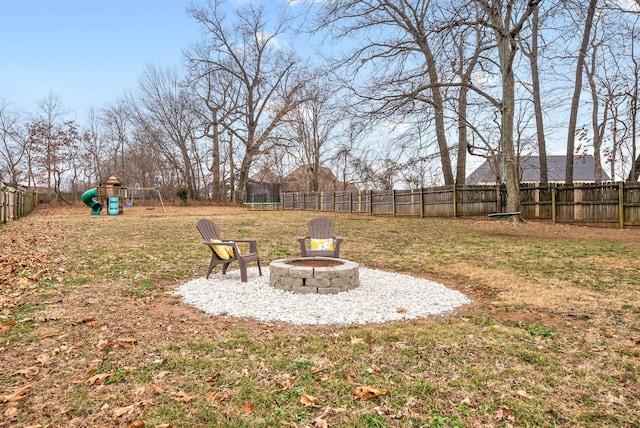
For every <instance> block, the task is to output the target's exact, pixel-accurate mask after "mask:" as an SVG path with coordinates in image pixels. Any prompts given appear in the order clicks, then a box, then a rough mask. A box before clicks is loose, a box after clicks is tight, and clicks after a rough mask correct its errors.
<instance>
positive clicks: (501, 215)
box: [487, 211, 520, 220]
mask: <svg viewBox="0 0 640 428" xmlns="http://www.w3.org/2000/svg"><path fill="white" fill-rule="evenodd" d="M516 215H520V211H516V212H513V213H492V214H488V215H487V217H489V218H495V219H498V220H506V219H508V218H511V217H513V216H516Z"/></svg>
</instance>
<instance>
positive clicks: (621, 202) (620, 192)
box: [618, 181, 624, 229]
mask: <svg viewBox="0 0 640 428" xmlns="http://www.w3.org/2000/svg"><path fill="white" fill-rule="evenodd" d="M618 207H619V209H618V212H619V216H620V229H624V182H623V181H619V182H618Z"/></svg>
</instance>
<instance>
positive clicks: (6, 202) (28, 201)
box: [0, 183, 38, 223]
mask: <svg viewBox="0 0 640 428" xmlns="http://www.w3.org/2000/svg"><path fill="white" fill-rule="evenodd" d="M37 201H38V197H37V193H36V192H35V191H31V190H23V189H15V188H13V187H9V186H5V185H4V184H2V183H0V223H8V222H9V221H11V220H17V219H19V218H20V217H24V216H27V215H29V214H31V213H32V212H33V210H34V209H35V207H36V204H37Z"/></svg>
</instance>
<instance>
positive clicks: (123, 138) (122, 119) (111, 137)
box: [101, 99, 133, 183]
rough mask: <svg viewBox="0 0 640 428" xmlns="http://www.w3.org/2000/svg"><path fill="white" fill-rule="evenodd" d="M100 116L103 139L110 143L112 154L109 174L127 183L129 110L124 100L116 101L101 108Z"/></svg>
mask: <svg viewBox="0 0 640 428" xmlns="http://www.w3.org/2000/svg"><path fill="white" fill-rule="evenodd" d="M101 116H102V123H103V125H104V131H105V138H107V139H108V141H109V143H110V144H109V150H110V151H111V152H112V153H113V154H112V155H111V156H110V157H109V158H110V159H111V160H112V165H111V167H110V168H109V170H110V172H109V174H116V175H118V176H119V177H120V178H121V179H122V180H123V181H124V182H125V183H127V182H128V181H129V178H130V171H128V168H127V165H126V160H125V153H126V152H127V149H128V144H129V143H130V142H129V139H130V138H131V129H130V128H131V127H132V126H133V124H132V122H131V121H132V114H131V108H130V106H129V105H127V102H126V100H125V99H118V100H116V101H115V102H114V103H113V104H111V105H108V106H106V107H105V108H103V109H102V110H101ZM105 149H106V147H105ZM104 178H106V177H104Z"/></svg>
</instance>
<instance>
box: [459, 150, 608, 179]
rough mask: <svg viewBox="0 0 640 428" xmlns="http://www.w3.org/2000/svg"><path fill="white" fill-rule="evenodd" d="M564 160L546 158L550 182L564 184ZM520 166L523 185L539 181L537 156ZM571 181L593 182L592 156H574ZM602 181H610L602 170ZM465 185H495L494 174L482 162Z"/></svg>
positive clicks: (551, 157) (521, 163) (553, 156)
mask: <svg viewBox="0 0 640 428" xmlns="http://www.w3.org/2000/svg"><path fill="white" fill-rule="evenodd" d="M565 159H566V156H564V155H551V156H547V174H548V178H549V181H550V182H556V183H558V182H560V183H564V181H565V180H564V179H565ZM520 166H521V168H522V169H523V171H522V179H521V180H520V181H521V182H523V183H527V182H538V181H540V160H539V157H538V156H529V157H528V158H522V159H520ZM573 180H574V181H581V182H592V181H594V180H595V159H594V158H593V155H586V156H576V157H575V159H574V167H573ZM602 180H604V181H608V180H610V177H609V175H608V174H607V173H606V171H605V170H604V169H603V170H602ZM465 181H466V184H480V183H495V182H496V172H495V170H494V169H493V168H491V166H490V165H489V162H488V161H484V163H483V164H482V165H480V166H479V167H478V168H477V169H476V170H475V171H473V172H472V173H471V174H469V176H468V177H467V179H466V180H465Z"/></svg>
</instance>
